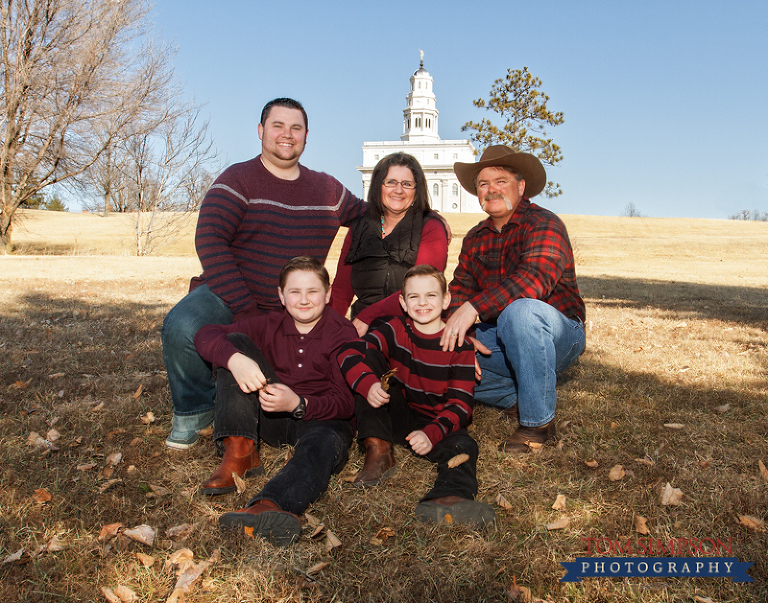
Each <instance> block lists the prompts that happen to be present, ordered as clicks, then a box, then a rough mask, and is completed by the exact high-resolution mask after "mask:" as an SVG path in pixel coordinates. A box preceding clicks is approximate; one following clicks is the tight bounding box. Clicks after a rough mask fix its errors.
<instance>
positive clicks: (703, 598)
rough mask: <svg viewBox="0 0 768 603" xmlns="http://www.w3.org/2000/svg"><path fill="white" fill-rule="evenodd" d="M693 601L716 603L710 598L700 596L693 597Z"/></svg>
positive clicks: (697, 602)
mask: <svg viewBox="0 0 768 603" xmlns="http://www.w3.org/2000/svg"><path fill="white" fill-rule="evenodd" d="M693 600H694V601H696V603H715V602H714V600H712V599H711V598H710V597H700V596H699V595H693Z"/></svg>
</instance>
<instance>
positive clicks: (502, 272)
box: [448, 198, 585, 322]
mask: <svg viewBox="0 0 768 603" xmlns="http://www.w3.org/2000/svg"><path fill="white" fill-rule="evenodd" d="M450 290H451V305H450V307H449V308H448V315H450V314H452V313H453V312H455V311H456V310H458V308H459V306H461V305H462V304H463V303H464V302H467V301H468V302H469V303H470V304H472V306H473V307H474V308H475V310H477V313H478V314H479V315H480V320H482V321H483V322H495V321H496V318H497V317H498V316H499V314H501V312H502V310H504V308H506V307H507V306H508V305H509V304H511V303H512V302H513V301H515V300H516V299H521V298H529V299H540V300H541V301H544V302H547V303H548V304H549V305H551V306H553V307H554V308H557V310H559V311H560V312H562V313H563V314H564V315H565V316H567V317H568V318H571V319H576V318H580V319H581V320H582V321H584V318H585V310H584V300H583V299H582V298H581V294H580V293H579V287H578V285H577V284H576V271H575V268H574V265H573V249H572V248H571V241H570V240H569V239H568V231H567V230H566V228H565V224H563V222H562V220H560V218H558V217H557V216H556V215H555V214H553V213H552V212H550V211H549V210H546V209H544V208H543V207H539V206H538V205H536V204H534V203H531V202H530V201H529V200H528V199H526V198H523V199H522V200H521V201H520V204H519V205H518V206H517V208H516V209H515V213H514V214H512V217H511V218H510V219H509V222H507V223H506V224H505V225H504V227H503V228H502V229H501V232H499V231H498V230H496V227H495V226H494V225H493V222H492V221H491V219H490V218H488V219H487V220H485V221H483V222H481V223H480V224H478V225H477V226H475V227H474V228H473V229H472V230H470V231H469V232H468V233H467V236H466V237H464V242H463V243H462V246H461V254H460V255H459V265H458V266H457V268H456V270H455V271H454V273H453V280H452V281H451V285H450Z"/></svg>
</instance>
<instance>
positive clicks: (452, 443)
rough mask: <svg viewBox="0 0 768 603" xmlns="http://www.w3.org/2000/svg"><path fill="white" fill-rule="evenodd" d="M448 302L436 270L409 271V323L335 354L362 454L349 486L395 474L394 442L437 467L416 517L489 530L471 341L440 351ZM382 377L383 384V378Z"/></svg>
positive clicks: (404, 301) (405, 290) (382, 328)
mask: <svg viewBox="0 0 768 603" xmlns="http://www.w3.org/2000/svg"><path fill="white" fill-rule="evenodd" d="M450 301H451V296H450V294H449V293H448V291H447V285H446V281H445V276H443V273H442V272H440V271H438V270H436V269H435V268H434V267H433V266H429V265H427V264H421V265H418V266H414V267H413V268H411V269H410V270H409V271H408V272H407V273H406V274H405V277H404V278H403V285H402V289H401V294H400V303H401V305H402V306H403V309H404V310H405V312H406V313H407V314H408V317H407V318H404V317H398V318H393V319H390V320H389V321H387V322H384V323H379V324H378V325H377V324H376V323H373V324H372V325H371V326H372V329H371V331H369V332H368V333H367V334H366V335H364V336H363V337H361V338H360V339H357V340H355V341H353V342H352V343H350V344H347V345H345V346H344V347H343V348H342V349H341V351H340V352H339V356H338V359H339V363H340V365H341V370H342V372H343V373H344V377H345V378H346V380H347V383H348V384H349V386H350V387H351V388H352V389H353V390H354V391H355V416H356V418H357V429H358V435H357V437H358V441H359V442H360V444H361V445H362V447H363V448H364V449H365V464H364V465H363V469H362V470H361V471H360V472H359V473H358V474H357V476H356V478H355V481H354V484H355V485H357V486H371V485H375V484H378V483H379V481H381V480H382V479H383V478H384V477H386V476H387V475H388V474H389V473H391V472H392V471H393V470H394V469H395V457H394V453H393V451H392V445H393V443H398V444H403V445H405V446H409V447H410V448H411V450H412V451H413V452H414V453H415V454H417V455H419V456H424V457H425V458H427V459H428V460H429V461H431V462H433V463H436V464H437V480H436V481H435V484H434V486H433V487H432V489H431V490H430V491H429V492H428V493H427V494H426V495H425V496H424V497H423V498H422V499H421V501H420V502H419V504H418V505H417V507H416V517H417V518H419V519H420V520H422V521H433V522H437V523H452V522H457V523H465V524H470V525H473V526H477V527H481V526H485V525H491V524H493V523H494V521H495V519H496V515H495V513H494V510H493V507H491V506H490V505H488V504H486V503H482V502H479V501H476V500H474V498H475V495H476V494H477V456H478V447H477V443H476V442H475V440H474V439H472V437H471V436H470V435H469V433H467V429H466V428H467V425H468V424H469V422H470V417H471V416H472V408H473V406H474V399H473V397H472V392H473V388H474V384H475V377H474V374H475V358H474V351H473V347H472V345H471V344H470V343H469V342H466V343H464V345H462V346H457V347H456V348H455V349H454V350H452V351H450V352H448V351H443V350H442V348H441V346H440V337H441V335H442V331H443V329H444V328H445V323H444V322H443V321H442V318H441V314H442V312H443V310H445V309H446V308H448V304H449V303H450ZM387 371H390V372H391V373H392V374H391V376H390V377H389V379H388V380H389V383H388V384H387V383H384V381H386V379H383V378H382V376H383V374H384V373H385V372H387ZM459 455H465V456H464V459H465V460H464V461H463V462H461V463H458V464H454V463H450V464H449V461H450V460H451V459H454V458H455V457H458V456H459ZM457 460H458V459H457ZM451 465H453V466H451Z"/></svg>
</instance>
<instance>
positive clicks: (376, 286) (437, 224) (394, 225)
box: [331, 153, 448, 336]
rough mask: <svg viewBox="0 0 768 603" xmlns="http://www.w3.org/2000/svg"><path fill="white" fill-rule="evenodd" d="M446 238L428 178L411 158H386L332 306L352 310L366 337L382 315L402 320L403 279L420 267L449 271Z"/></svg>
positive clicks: (342, 261) (351, 238)
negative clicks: (433, 206) (433, 207)
mask: <svg viewBox="0 0 768 603" xmlns="http://www.w3.org/2000/svg"><path fill="white" fill-rule="evenodd" d="M447 259H448V236H447V234H446V230H445V226H444V225H443V221H442V220H441V219H440V218H439V217H438V216H437V214H435V213H434V212H432V211H431V209H430V205H429V192H428V191H427V179H426V177H425V176H424V171H423V170H422V169H421V165H419V162H418V161H417V160H416V158H415V157H413V156H412V155H408V154H406V153H393V154H392V155H387V156H386V157H384V158H383V159H382V160H381V161H379V163H377V164H376V167H375V168H374V169H373V175H372V177H371V187H370V190H369V191H368V211H367V212H366V214H365V215H364V216H362V217H360V218H358V219H357V220H356V221H354V222H353V223H352V224H351V225H350V227H349V232H348V233H347V237H346V239H345V240H344V246H343V247H342V249H341V255H340V256H339V264H338V267H337V268H336V277H335V278H334V280H333V289H332V296H333V297H332V299H331V305H332V306H333V308H334V309H335V310H336V311H337V312H339V314H341V315H342V316H343V315H345V314H346V312H347V309H348V308H349V305H350V303H351V302H352V298H353V296H357V299H356V300H355V303H353V304H352V310H351V312H350V314H351V318H352V322H353V323H354V325H355V327H356V328H357V332H358V333H359V334H360V335H361V336H362V335H364V334H365V333H366V332H367V331H368V325H370V324H371V321H372V320H374V319H375V318H378V317H381V316H400V315H402V314H403V310H402V308H401V307H400V302H399V299H398V297H399V294H400V286H401V284H402V282H403V276H405V273H406V272H407V271H408V269H409V268H412V267H413V266H416V265H417V264H430V265H431V266H434V267H435V268H437V269H438V270H439V271H441V272H442V271H443V270H445V264H446V261H447Z"/></svg>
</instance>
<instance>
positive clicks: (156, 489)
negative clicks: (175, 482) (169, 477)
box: [147, 484, 173, 498]
mask: <svg viewBox="0 0 768 603" xmlns="http://www.w3.org/2000/svg"><path fill="white" fill-rule="evenodd" d="M149 487H150V488H151V489H152V492H148V493H147V496H148V497H152V495H154V497H156V498H161V497H163V496H169V495H171V494H173V492H171V491H170V490H169V489H168V488H165V487H164V486H156V485H155V484H149Z"/></svg>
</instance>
